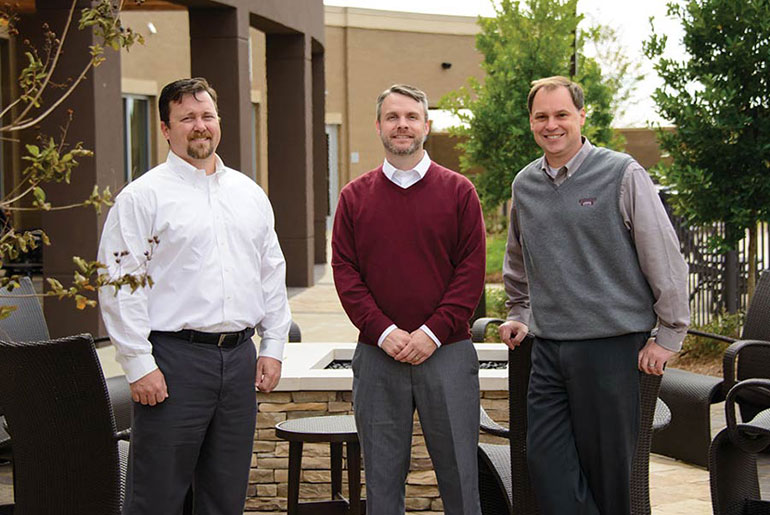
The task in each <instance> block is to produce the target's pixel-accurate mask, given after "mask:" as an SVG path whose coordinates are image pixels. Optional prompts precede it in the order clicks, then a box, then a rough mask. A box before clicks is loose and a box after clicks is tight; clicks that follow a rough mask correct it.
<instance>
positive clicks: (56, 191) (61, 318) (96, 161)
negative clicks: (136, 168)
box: [17, 0, 124, 337]
mask: <svg viewBox="0 0 770 515" xmlns="http://www.w3.org/2000/svg"><path fill="white" fill-rule="evenodd" d="M68 4H69V3H68V2H64V3H63V2H61V1H56V0H37V2H36V10H35V12H34V13H32V14H24V15H23V17H22V19H21V25H20V29H21V33H22V34H23V38H26V39H29V40H30V41H31V42H32V43H33V44H35V45H36V46H37V48H38V49H40V50H41V51H42V43H43V41H42V35H41V34H42V33H41V30H40V29H41V26H42V24H44V23H46V24H48V26H49V27H50V28H51V30H53V31H54V32H56V34H57V36H59V37H61V34H62V30H63V27H64V25H65V22H66V20H67V18H68V16H69V9H68V8H67V5H68ZM88 6H90V2H87V1H78V3H77V6H76V10H75V13H74V20H73V23H72V26H71V27H70V31H69V34H68V35H67V38H66V42H65V51H64V52H63V53H62V55H61V57H60V61H59V64H58V67H57V73H56V74H55V76H54V81H55V82H57V83H60V84H61V83H66V82H67V80H68V79H69V78H75V77H77V75H78V74H79V73H80V72H81V70H83V68H84V66H85V65H86V63H87V62H88V60H89V57H90V54H89V46H91V45H93V44H96V43H101V41H99V40H98V39H97V38H95V37H94V36H93V33H92V31H90V30H82V31H81V30H78V29H77V27H78V23H77V20H78V18H79V16H80V11H81V9H82V8H83V7H88ZM26 50H27V49H26V48H25V47H24V45H22V44H19V45H17V52H18V63H19V65H20V66H23V63H26V62H27V60H26V58H25V57H24V52H25V51H26ZM105 57H106V61H105V62H103V63H102V64H101V65H100V66H98V67H97V68H94V69H92V70H91V71H90V72H89V73H88V75H87V77H86V79H85V80H84V81H83V82H81V83H80V84H79V85H78V86H77V88H76V89H75V91H74V93H73V94H72V95H71V96H69V98H67V100H66V101H65V102H64V103H63V104H62V105H60V106H59V107H58V108H57V109H56V110H55V111H53V113H52V114H51V115H50V116H49V117H47V118H46V119H45V120H43V121H42V122H41V123H40V125H39V126H36V127H35V128H33V129H30V130H28V131H25V134H23V135H22V140H23V141H24V142H25V143H33V142H35V140H36V138H37V136H38V135H39V136H44V137H54V138H56V139H57V140H58V139H60V137H61V128H62V127H65V126H67V125H68V130H67V137H66V140H67V141H68V142H69V144H70V146H72V145H74V144H75V143H76V142H82V143H83V146H84V147H85V148H88V149H90V150H93V152H94V156H93V157H90V158H82V159H79V160H78V161H79V163H80V165H79V166H78V167H77V168H76V169H75V170H74V172H73V174H72V180H71V184H69V185H68V184H65V183H61V184H48V185H44V189H45V191H46V193H47V198H48V200H49V201H50V202H51V203H52V204H53V205H64V204H71V203H73V202H77V201H81V200H85V199H86V198H87V197H88V196H89V195H90V194H91V190H92V189H93V187H94V184H97V185H99V187H100V188H103V187H105V186H110V189H111V190H112V191H113V192H114V191H116V190H117V188H118V186H119V185H120V184H122V182H123V174H124V171H123V166H124V165H123V142H124V135H123V124H122V123H120V120H122V118H123V115H122V104H121V92H120V54H119V53H117V52H114V51H112V50H107V51H106V53H105ZM61 92H62V90H61V89H52V90H51V91H49V92H48V94H47V95H46V96H45V97H44V102H45V104H46V105H50V103H51V102H52V101H54V100H56V99H57V98H59V97H60V96H61V94H62V93H61ZM70 110H71V112H72V121H71V122H69V111H70ZM116 121H117V123H116ZM38 143H39V142H38ZM23 153H24V152H23ZM21 166H24V162H22V164H21ZM106 211H107V210H106V209H105V210H104V212H103V213H102V215H101V216H99V215H97V214H96V212H95V211H94V209H93V208H78V209H71V210H65V211H56V212H49V213H44V214H43V216H42V217H41V220H42V227H43V230H45V232H46V233H47V234H48V236H49V237H50V238H51V241H52V242H53V244H52V245H51V246H48V247H45V248H44V249H43V273H44V275H45V277H49V278H54V279H57V280H59V281H60V282H61V283H62V284H64V285H65V286H66V285H67V284H69V283H70V282H71V281H72V274H73V271H74V265H73V263H72V256H73V255H77V256H81V257H83V258H84V259H87V260H91V259H96V253H97V248H98V243H99V237H100V233H101V227H102V224H103V223H104V217H105V216H106ZM44 310H45V316H46V319H47V321H48V328H49V331H50V333H51V336H52V337H59V336H65V335H72V334H78V333H82V332H90V333H92V334H94V335H97V334H99V333H100V325H101V324H100V316H99V311H98V310H96V309H91V308H87V309H86V310H83V311H79V310H76V309H75V307H74V304H73V302H72V301H67V300H63V301H60V300H57V299H55V298H47V299H45V302H44Z"/></svg>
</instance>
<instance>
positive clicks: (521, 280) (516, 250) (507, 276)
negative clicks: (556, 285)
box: [503, 186, 532, 325]
mask: <svg viewBox="0 0 770 515" xmlns="http://www.w3.org/2000/svg"><path fill="white" fill-rule="evenodd" d="M515 206H516V199H515V194H514V188H513V186H511V213H510V220H509V223H508V240H507V241H506V244H505V256H504V259H503V286H504V287H505V294H506V296H507V300H506V301H505V306H506V307H507V308H508V316H507V317H506V318H507V319H508V320H514V321H516V322H521V323H522V324H525V325H529V319H530V315H531V313H532V310H531V308H530V303H529V281H528V279H527V271H526V269H525V267H524V254H523V248H522V244H521V233H520V232H519V222H518V219H517V216H516V207H515Z"/></svg>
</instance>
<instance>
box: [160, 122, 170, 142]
mask: <svg viewBox="0 0 770 515" xmlns="http://www.w3.org/2000/svg"><path fill="white" fill-rule="evenodd" d="M168 131H169V127H168V125H166V122H164V121H163V120H161V122H160V132H161V133H162V134H163V137H164V138H166V141H168Z"/></svg>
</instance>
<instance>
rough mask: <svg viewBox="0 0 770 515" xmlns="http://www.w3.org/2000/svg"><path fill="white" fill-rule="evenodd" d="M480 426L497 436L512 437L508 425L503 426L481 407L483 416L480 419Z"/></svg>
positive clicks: (486, 431)
mask: <svg viewBox="0 0 770 515" xmlns="http://www.w3.org/2000/svg"><path fill="white" fill-rule="evenodd" d="M479 422H480V423H479V427H480V428H481V430H482V431H484V432H485V433H489V434H491V435H495V436H501V437H503V438H510V435H511V432H510V430H509V429H508V428H507V427H503V426H501V425H500V424H498V423H497V422H495V421H494V420H492V418H491V417H490V416H489V415H488V414H487V412H486V411H484V408H483V407H482V408H481V418H480V420H479Z"/></svg>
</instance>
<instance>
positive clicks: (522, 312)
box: [506, 306, 532, 326]
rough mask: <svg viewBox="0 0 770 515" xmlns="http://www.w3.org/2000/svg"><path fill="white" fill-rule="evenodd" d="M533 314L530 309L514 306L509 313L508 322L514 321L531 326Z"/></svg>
mask: <svg viewBox="0 0 770 515" xmlns="http://www.w3.org/2000/svg"><path fill="white" fill-rule="evenodd" d="M531 314H532V310H531V309H530V308H524V307H521V306H513V307H511V309H510V310H509V311H508V316H507V317H506V320H513V321H514V322H521V323H522V324H524V325H526V326H529V318H530V316H531Z"/></svg>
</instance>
